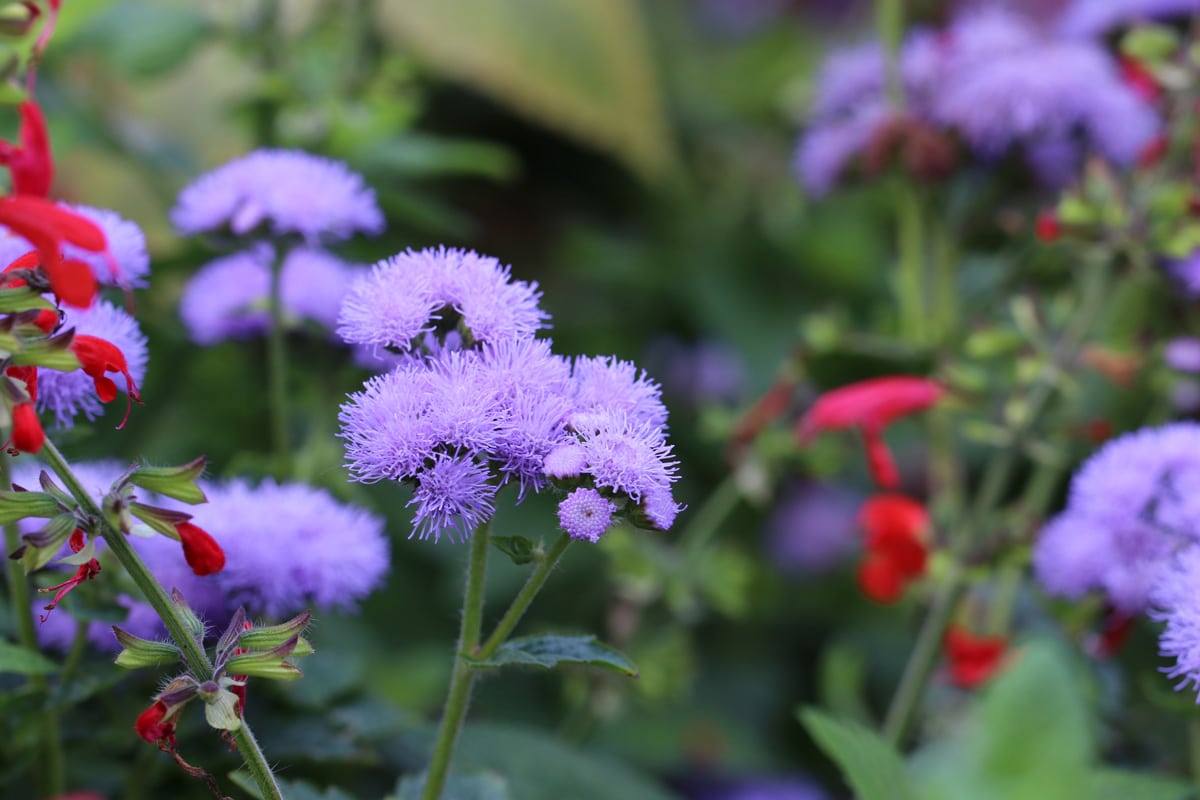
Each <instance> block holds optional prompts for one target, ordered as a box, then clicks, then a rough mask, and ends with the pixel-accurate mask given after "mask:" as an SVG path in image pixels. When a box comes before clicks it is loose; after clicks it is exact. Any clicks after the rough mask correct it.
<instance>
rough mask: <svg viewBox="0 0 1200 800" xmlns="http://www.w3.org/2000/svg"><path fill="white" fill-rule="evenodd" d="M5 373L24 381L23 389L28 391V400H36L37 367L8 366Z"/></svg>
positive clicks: (34, 401) (33, 401) (32, 401)
mask: <svg viewBox="0 0 1200 800" xmlns="http://www.w3.org/2000/svg"><path fill="white" fill-rule="evenodd" d="M5 374H6V375H8V376H9V377H11V378H16V379H17V380H19V381H24V382H25V391H26V392H28V393H29V402H31V403H36V402H37V391H38V384H37V377H38V371H37V367H9V368H8V369H7V370H5Z"/></svg>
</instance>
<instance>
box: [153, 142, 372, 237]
mask: <svg viewBox="0 0 1200 800" xmlns="http://www.w3.org/2000/svg"><path fill="white" fill-rule="evenodd" d="M171 221H172V222H174V223H175V227H176V228H178V229H179V230H180V232H182V233H184V234H198V233H212V232H217V231H221V230H224V229H228V230H229V231H230V232H232V233H233V234H234V235H236V236H246V235H248V234H250V233H252V232H254V231H255V230H256V229H257V228H259V226H267V228H268V229H269V232H270V233H271V234H272V235H276V236H282V235H288V234H298V235H299V236H301V237H303V238H304V240H305V241H307V242H308V243H310V244H316V243H318V242H322V241H338V240H342V239H348V238H350V237H351V236H353V235H354V234H355V233H356V232H359V231H361V232H363V233H369V234H371V233H379V232H380V231H381V230H383V214H382V213H381V212H380V211H379V207H378V206H377V205H376V202H375V192H374V191H373V190H372V189H371V188H370V187H368V186H367V185H366V184H365V183H364V182H363V179H362V176H360V175H358V174H357V173H355V172H351V171H350V170H349V169H347V167H346V165H345V164H342V163H340V162H338V161H333V160H331V159H327V158H321V157H319V156H314V155H310V154H308V153H304V152H300V151H296V150H256V151H255V152H253V153H250V154H248V155H245V156H242V157H241V158H238V159H235V160H233V161H230V162H229V163H228V164H225V165H224V166H222V167H219V168H218V169H215V170H213V171H212V172H209V173H207V174H205V175H203V176H201V177H200V178H199V179H197V180H196V181H195V182H194V183H192V184H191V185H190V186H188V187H187V188H185V189H184V190H183V191H182V192H181V193H180V194H179V199H178V201H177V203H176V205H175V208H174V209H173V210H172V211H171Z"/></svg>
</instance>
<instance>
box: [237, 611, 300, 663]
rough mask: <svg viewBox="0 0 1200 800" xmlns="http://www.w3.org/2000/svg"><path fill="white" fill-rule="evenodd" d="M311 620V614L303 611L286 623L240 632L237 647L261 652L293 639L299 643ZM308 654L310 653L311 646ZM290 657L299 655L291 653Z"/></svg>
mask: <svg viewBox="0 0 1200 800" xmlns="http://www.w3.org/2000/svg"><path fill="white" fill-rule="evenodd" d="M311 619H312V612H311V611H305V612H304V613H303V614H297V615H296V616H294V617H292V618H291V619H289V620H288V621H287V622H281V623H279V624H278V625H268V626H265V627H262V628H251V629H250V630H248V631H242V632H241V634H240V635H239V636H238V637H237V645H238V647H239V648H241V649H243V650H251V651H263V650H270V649H272V648H275V647H279V646H280V645H282V644H285V643H286V642H287V641H288V640H289V639H291V638H293V637H297V638H298V642H297V646H298V645H299V641H304V640H303V638H300V634H302V633H303V632H304V629H305V628H307V627H308V623H309V621H310V620H311ZM309 652H312V648H311V646H310V647H309ZM292 655H299V654H298V653H296V652H293V653H292Z"/></svg>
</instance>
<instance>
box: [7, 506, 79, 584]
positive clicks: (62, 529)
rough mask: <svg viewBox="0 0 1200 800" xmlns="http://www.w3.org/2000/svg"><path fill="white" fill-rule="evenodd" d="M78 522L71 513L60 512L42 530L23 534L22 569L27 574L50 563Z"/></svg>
mask: <svg viewBox="0 0 1200 800" xmlns="http://www.w3.org/2000/svg"><path fill="white" fill-rule="evenodd" d="M78 522H79V521H78V520H76V519H75V517H74V516H73V515H71V514H59V515H57V516H56V517H54V518H53V519H51V520H50V521H49V522H48V523H46V526H45V527H44V528H42V529H41V530H39V531H35V532H34V533H27V534H25V535H24V536H22V537H21V540H22V541H23V542H24V543H25V544H24V547H22V548H21V551H20V553H21V555H20V558H21V569H23V570H24V571H25V574H26V575H28V574H29V573H31V572H36V571H37V570H39V569H41V568H42V567H44V566H46V565H47V564H49V563H50V562H51V561H52V560H53V559H54V557H55V556H56V555H58V551H59V550H60V549H61V548H62V543H63V542H65V541H66V540H67V537H68V536H70V535H71V534H72V533H74V531H75V526H76V525H77V524H78Z"/></svg>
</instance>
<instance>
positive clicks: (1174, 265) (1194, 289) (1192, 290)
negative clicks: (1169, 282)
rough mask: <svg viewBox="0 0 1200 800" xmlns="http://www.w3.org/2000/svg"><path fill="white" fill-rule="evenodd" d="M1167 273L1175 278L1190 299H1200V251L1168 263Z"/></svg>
mask: <svg viewBox="0 0 1200 800" xmlns="http://www.w3.org/2000/svg"><path fill="white" fill-rule="evenodd" d="M1167 273H1168V274H1169V275H1170V276H1171V277H1172V278H1174V279H1175V280H1176V281H1177V282H1178V283H1179V284H1180V286H1182V287H1183V291H1184V292H1185V293H1186V294H1187V296H1188V297H1190V298H1192V299H1193V300H1194V299H1196V298H1198V297H1200V250H1194V251H1193V252H1192V253H1191V255H1189V256H1187V257H1186V258H1180V259H1177V260H1174V261H1169V262H1167Z"/></svg>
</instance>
